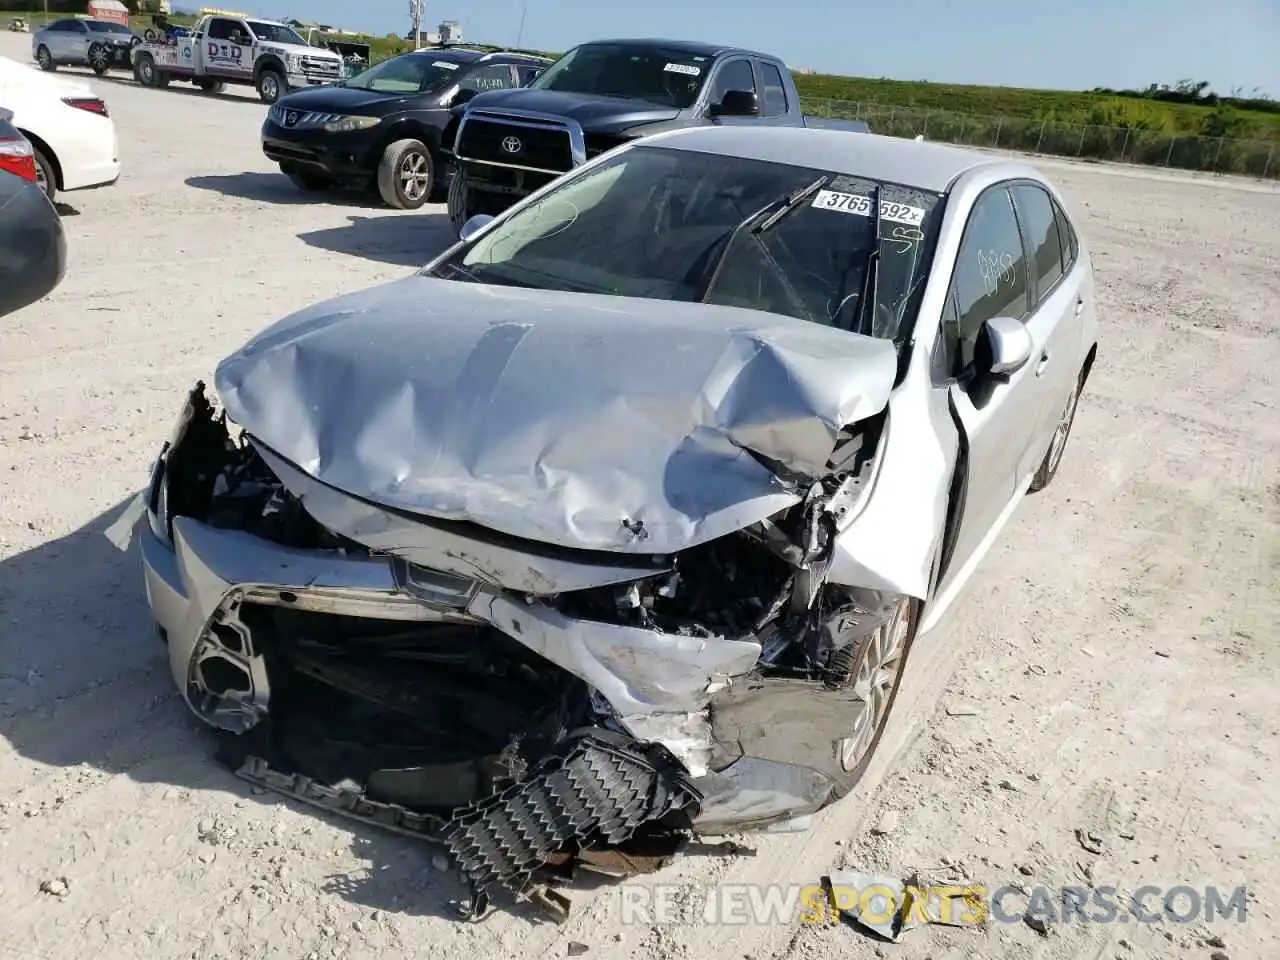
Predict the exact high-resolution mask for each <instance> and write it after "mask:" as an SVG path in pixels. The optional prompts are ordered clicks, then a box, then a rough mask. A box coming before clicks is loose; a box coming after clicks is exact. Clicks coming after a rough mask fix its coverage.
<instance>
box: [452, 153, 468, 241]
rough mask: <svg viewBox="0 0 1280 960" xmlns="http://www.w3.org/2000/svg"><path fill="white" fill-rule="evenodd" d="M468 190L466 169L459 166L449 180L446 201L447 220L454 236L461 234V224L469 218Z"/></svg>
mask: <svg viewBox="0 0 1280 960" xmlns="http://www.w3.org/2000/svg"><path fill="white" fill-rule="evenodd" d="M470 192H471V191H470V190H469V189H468V188H467V173H466V170H464V169H463V168H461V167H459V168H458V169H457V170H456V171H455V172H454V174H453V179H452V180H450V181H449V197H448V200H447V201H446V202H447V203H448V205H449V222H450V223H451V224H453V232H454V235H455V236H462V225H463V224H464V223H466V222H467V221H468V220H470V219H471V211H470V203H469V201H470V199H471V198H470V197H469V196H468V194H469V193H470Z"/></svg>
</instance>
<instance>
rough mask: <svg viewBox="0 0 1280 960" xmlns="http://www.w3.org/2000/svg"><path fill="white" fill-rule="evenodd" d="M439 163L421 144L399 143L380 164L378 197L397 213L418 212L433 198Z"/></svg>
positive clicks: (393, 145)
mask: <svg viewBox="0 0 1280 960" xmlns="http://www.w3.org/2000/svg"><path fill="white" fill-rule="evenodd" d="M434 182H435V162H434V161H433V160H432V159H431V151H430V150H428V149H427V145H426V144H424V143H423V142H422V141H421V140H397V141H396V142H395V143H393V144H390V145H389V146H388V147H387V148H386V149H385V150H383V151H382V159H381V160H379V161H378V193H379V194H380V195H381V196H382V201H383V203H385V204H387V206H389V207H395V208H396V209H397V210H417V209H418V208H419V207H421V206H422V205H423V204H424V203H426V202H427V200H428V199H429V198H430V197H431V187H432V184H433V183H434Z"/></svg>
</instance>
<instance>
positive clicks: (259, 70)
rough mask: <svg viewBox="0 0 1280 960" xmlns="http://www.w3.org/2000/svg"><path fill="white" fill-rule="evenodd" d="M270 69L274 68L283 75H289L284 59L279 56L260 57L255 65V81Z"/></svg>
mask: <svg viewBox="0 0 1280 960" xmlns="http://www.w3.org/2000/svg"><path fill="white" fill-rule="evenodd" d="M268 70H274V71H275V72H276V73H278V74H280V76H282V77H287V76H288V75H289V71H288V70H286V69H285V66H284V61H283V60H281V59H280V58H279V57H270V56H268V57H259V58H258V62H257V63H255V64H254V65H253V82H254V83H257V82H258V78H260V77H261V76H262V75H263V74H264V73H266V72H267V71H268Z"/></svg>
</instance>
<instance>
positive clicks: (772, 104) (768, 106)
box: [760, 63, 787, 117]
mask: <svg viewBox="0 0 1280 960" xmlns="http://www.w3.org/2000/svg"><path fill="white" fill-rule="evenodd" d="M760 79H761V81H762V83H763V85H764V103H763V105H762V108H761V109H762V113H763V115H764V116H766V117H780V116H782V115H783V114H784V113H786V112H787V87H786V84H784V83H783V82H782V71H781V70H779V69H778V67H777V66H776V65H775V64H772V63H761V64H760Z"/></svg>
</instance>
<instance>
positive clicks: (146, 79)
mask: <svg viewBox="0 0 1280 960" xmlns="http://www.w3.org/2000/svg"><path fill="white" fill-rule="evenodd" d="M133 79H135V80H137V81H138V82H139V83H140V84H142V85H143V86H144V87H158V86H159V85H160V84H159V72H158V71H157V70H156V61H155V58H153V57H152V56H151V54H149V53H144V54H142V55H141V56H139V57H138V59H137V60H136V61H135V62H134V64H133Z"/></svg>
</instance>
